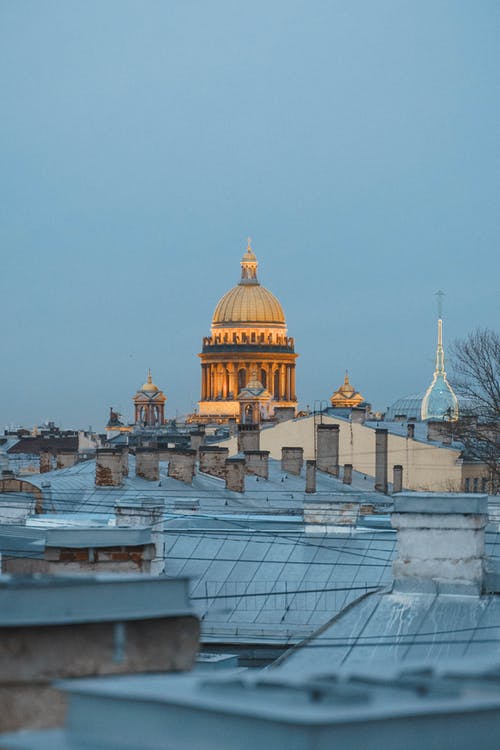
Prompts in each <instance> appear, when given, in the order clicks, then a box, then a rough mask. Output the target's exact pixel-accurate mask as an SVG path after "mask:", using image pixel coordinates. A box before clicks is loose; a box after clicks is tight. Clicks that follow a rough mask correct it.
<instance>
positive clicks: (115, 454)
mask: <svg viewBox="0 0 500 750" xmlns="http://www.w3.org/2000/svg"><path fill="white" fill-rule="evenodd" d="M122 479H123V474H122V451H121V448H97V450H96V457H95V484H96V487H119V486H120V485H121V483H122Z"/></svg>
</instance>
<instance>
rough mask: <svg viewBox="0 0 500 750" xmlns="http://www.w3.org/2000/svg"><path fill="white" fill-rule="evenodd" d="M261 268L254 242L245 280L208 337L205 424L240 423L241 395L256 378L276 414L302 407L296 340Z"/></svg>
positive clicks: (222, 306)
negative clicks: (261, 276)
mask: <svg viewBox="0 0 500 750" xmlns="http://www.w3.org/2000/svg"><path fill="white" fill-rule="evenodd" d="M257 267H258V263H257V258H256V257H255V254H254V252H253V250H252V247H251V245H250V240H249V241H248V246H247V249H246V252H245V253H244V255H243V257H242V259H241V279H240V282H239V284H237V285H236V286H235V287H233V288H232V289H230V290H229V291H228V292H227V293H226V294H225V295H224V296H223V297H222V299H221V300H219V302H218V303H217V306H216V308H215V312H214V315H213V318H212V330H211V335H210V336H207V337H206V338H204V339H203V349H202V352H201V354H200V355H199V356H200V358H201V399H200V401H199V413H198V415H197V418H198V419H199V421H204V422H209V421H214V422H225V421H227V420H228V419H229V418H231V417H233V418H235V419H239V414H240V403H239V401H238V394H239V393H240V391H241V390H242V389H243V388H245V386H246V385H247V383H248V382H249V381H250V380H251V378H252V377H253V378H255V377H256V378H257V380H258V381H259V382H260V383H261V384H262V386H263V387H264V388H265V389H266V390H267V391H268V392H269V393H270V394H271V402H270V405H269V407H270V409H269V410H270V413H271V414H272V413H273V411H274V409H275V408H276V407H277V406H286V407H293V408H296V406H297V396H296V393H295V360H296V358H297V356H298V355H297V354H295V350H294V341H293V338H290V337H289V336H288V335H287V328H286V321H285V314H284V312H283V308H282V307H281V305H280V303H279V301H278V300H277V299H276V297H275V296H274V294H272V293H271V292H270V291H269V290H268V289H265V287H263V286H261V285H260V283H259V280H258V278H257Z"/></svg>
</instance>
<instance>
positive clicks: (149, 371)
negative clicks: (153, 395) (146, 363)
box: [147, 367, 153, 383]
mask: <svg viewBox="0 0 500 750" xmlns="http://www.w3.org/2000/svg"><path fill="white" fill-rule="evenodd" d="M147 382H148V383H152V382H153V378H152V376H151V367H148V380H147Z"/></svg>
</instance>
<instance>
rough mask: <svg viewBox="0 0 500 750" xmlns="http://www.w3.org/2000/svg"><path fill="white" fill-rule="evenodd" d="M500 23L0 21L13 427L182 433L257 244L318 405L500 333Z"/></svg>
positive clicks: (384, 385)
mask: <svg viewBox="0 0 500 750" xmlns="http://www.w3.org/2000/svg"><path fill="white" fill-rule="evenodd" d="M499 40H500V3H499V2H498V1H497V0H493V1H491V2H489V1H488V0H481V2H473V1H472V0H469V1H468V2H460V1H459V0H450V1H449V2H444V1H439V0H428V1H425V0H418V2H417V1H416V0H412V2H405V1H404V0H393V1H389V0H378V1H377V0H367V1H366V2H363V1H362V0H359V1H358V2H356V1H355V0H352V1H349V2H348V1H347V0H342V1H338V2H336V1H335V0H325V1H324V2H321V1H319V0H316V1H313V0H304V2H298V1H296V0H283V1H279V0H265V2H255V1H252V2H243V1H239V0H228V1H227V2H218V1H217V0H211V1H210V2H207V0H200V1H199V2H194V1H190V0H178V1H175V0H161V1H159V2H156V1H155V0H147V1H145V0H137V1H136V2H128V1H127V0H117V1H116V2H114V1H113V0H97V1H96V2H93V1H92V0H85V2H84V1H83V0H81V1H79V2H75V1H72V0H59V1H58V2H49V1H48V0H31V1H29V2H26V1H25V0H1V2H0V102H1V104H0V106H1V115H0V251H1V272H0V300H1V304H2V312H3V315H2V329H1V330H2V334H1V340H2V356H1V364H0V427H3V426H4V425H8V424H9V425H10V424H24V425H25V426H31V425H33V424H34V423H36V424H40V423H41V421H42V420H44V419H47V418H48V419H54V420H56V421H57V422H59V423H60V424H61V425H62V426H75V427H76V426H80V427H86V426H88V425H92V426H93V427H94V428H95V429H102V427H103V425H104V424H105V421H106V419H107V410H108V408H109V406H111V405H113V406H115V407H117V408H118V409H120V410H121V411H122V413H123V414H124V415H125V417H130V416H131V415H132V408H131V397H132V395H133V394H134V392H135V390H136V389H137V388H138V387H139V386H140V385H141V383H143V382H144V380H145V377H146V373H147V368H148V366H150V367H151V369H152V371H153V377H154V380H155V382H156V383H157V384H158V385H159V386H161V387H162V388H163V389H164V391H165V393H166V395H167V397H168V401H167V414H168V415H169V416H175V414H176V413H177V414H182V413H185V412H186V411H189V410H191V409H192V408H193V406H194V404H195V403H196V401H197V399H198V398H199V389H200V367H199V359H198V357H197V353H198V352H199V351H200V347H201V340H202V337H203V336H205V335H208V333H209V330H210V321H211V316H212V313H213V310H214V307H215V305H216V303H217V300H218V299H219V297H220V296H221V295H222V294H223V293H224V292H225V291H227V290H228V289H229V288H230V287H232V286H233V285H234V284H235V283H237V281H238V279H239V271H240V268H239V261H240V257H241V255H242V253H243V251H244V249H245V244H246V237H247V236H248V235H250V236H251V237H252V238H253V247H254V251H255V253H256V255H257V257H258V259H259V261H260V268H259V272H260V280H261V282H262V283H263V284H264V285H265V286H267V287H268V288H269V289H271V291H273V292H274V293H275V294H276V295H277V296H278V298H279V299H280V300H281V302H282V304H283V307H284V309H285V313H286V316H287V322H288V330H289V334H290V335H291V336H294V337H295V342H296V350H297V351H298V352H299V354H300V357H299V359H298V361H297V388H298V396H299V399H300V401H301V404H303V405H306V404H310V405H311V406H312V405H313V402H314V401H315V400H316V399H325V398H328V397H329V396H330V395H331V393H332V391H333V390H334V389H335V388H337V387H338V385H339V384H340V383H341V382H342V378H343V374H344V370H345V368H348V369H349V372H350V375H351V380H352V382H353V384H354V385H355V386H356V387H357V388H358V389H359V390H360V391H361V393H362V394H363V395H364V396H365V398H366V399H367V400H369V401H370V402H371V403H372V404H373V405H374V407H375V408H379V409H383V408H385V407H386V406H387V405H388V404H389V403H391V402H392V401H394V400H395V399H396V398H397V397H399V396H403V395H407V394H409V393H414V392H418V391H422V390H424V389H425V388H426V387H427V385H428V384H429V382H430V379H431V376H432V371H433V367H434V350H435V336H436V333H435V328H436V323H435V318H436V304H435V298H434V294H435V292H436V291H437V290H438V289H440V288H442V289H443V290H444V291H445V293H446V297H445V299H444V312H445V315H444V317H445V329H444V331H445V346H446V342H450V341H451V340H452V339H454V338H456V337H462V336H465V335H466V334H467V333H468V332H469V331H470V330H471V329H472V328H474V327H476V326H490V327H493V328H496V329H498V321H499V294H498V286H499V271H500V268H499V266H500V261H499V258H500V252H499V236H500V210H499V208H500V207H499V195H500V192H499V188H500V184H499V183H500V177H499V175H500V145H499V133H500V123H499V110H500V43H499Z"/></svg>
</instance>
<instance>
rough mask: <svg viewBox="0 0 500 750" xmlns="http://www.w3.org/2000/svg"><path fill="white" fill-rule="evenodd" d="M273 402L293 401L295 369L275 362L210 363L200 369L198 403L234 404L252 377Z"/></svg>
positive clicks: (293, 366) (292, 366)
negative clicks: (228, 401)
mask: <svg viewBox="0 0 500 750" xmlns="http://www.w3.org/2000/svg"><path fill="white" fill-rule="evenodd" d="M255 370H256V371H257V379H258V380H260V381H261V383H262V385H263V386H264V387H265V388H266V389H267V390H268V391H269V392H270V393H271V396H272V398H273V399H274V400H275V401H295V400H296V395H295V365H294V364H286V363H276V362H271V363H268V362H237V363H234V364H233V363H231V362H229V363H217V364H216V363H213V364H202V366H201V400H202V401H213V400H220V399H223V400H235V399H236V398H237V397H238V393H239V392H240V390H241V389H242V388H243V387H244V386H245V385H246V384H247V383H248V381H249V380H250V378H251V377H252V373H253V372H254V371H255Z"/></svg>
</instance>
